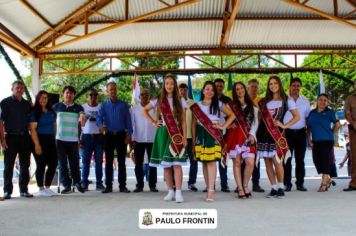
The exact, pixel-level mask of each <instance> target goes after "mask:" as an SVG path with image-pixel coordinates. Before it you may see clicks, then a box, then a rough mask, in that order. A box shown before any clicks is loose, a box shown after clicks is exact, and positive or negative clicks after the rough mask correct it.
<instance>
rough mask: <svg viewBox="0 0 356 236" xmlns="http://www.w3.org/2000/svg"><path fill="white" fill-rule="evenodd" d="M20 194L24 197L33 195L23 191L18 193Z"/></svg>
mask: <svg viewBox="0 0 356 236" xmlns="http://www.w3.org/2000/svg"><path fill="white" fill-rule="evenodd" d="M20 196H21V197H26V198H31V197H33V194H31V193H29V192H23V193H20Z"/></svg>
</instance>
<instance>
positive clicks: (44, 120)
mask: <svg viewBox="0 0 356 236" xmlns="http://www.w3.org/2000/svg"><path fill="white" fill-rule="evenodd" d="M30 122H35V123H37V128H36V131H37V133H38V134H48V135H52V134H54V124H55V123H56V114H55V113H54V111H47V112H42V113H41V115H40V118H39V119H38V120H37V119H36V116H35V112H34V111H32V112H31V114H30Z"/></svg>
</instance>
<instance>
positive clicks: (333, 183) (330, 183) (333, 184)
mask: <svg viewBox="0 0 356 236" xmlns="http://www.w3.org/2000/svg"><path fill="white" fill-rule="evenodd" d="M331 185H332V186H335V185H336V183H335V181H334V180H333V179H332V178H330V179H329V182H328V188H330V187H331Z"/></svg>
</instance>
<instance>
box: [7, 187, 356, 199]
mask: <svg viewBox="0 0 356 236" xmlns="http://www.w3.org/2000/svg"><path fill="white" fill-rule="evenodd" d="M351 191H356V188H355V187H351V186H349V187H348V188H344V192H351ZM4 198H5V195H4Z"/></svg>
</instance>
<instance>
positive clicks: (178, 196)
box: [176, 191, 184, 203]
mask: <svg viewBox="0 0 356 236" xmlns="http://www.w3.org/2000/svg"><path fill="white" fill-rule="evenodd" d="M176 202H177V203H182V202H184V198H183V195H182V192H180V191H177V192H176Z"/></svg>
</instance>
